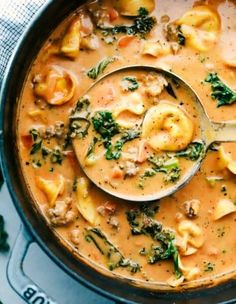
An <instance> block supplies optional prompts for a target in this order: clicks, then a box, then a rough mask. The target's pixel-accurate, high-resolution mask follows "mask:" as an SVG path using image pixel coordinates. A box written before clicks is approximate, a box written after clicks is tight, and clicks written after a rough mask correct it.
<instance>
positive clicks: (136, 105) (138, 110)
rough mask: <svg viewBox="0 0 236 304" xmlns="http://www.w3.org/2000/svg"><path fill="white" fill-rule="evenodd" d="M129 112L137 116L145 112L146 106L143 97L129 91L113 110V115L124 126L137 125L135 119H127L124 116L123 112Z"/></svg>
mask: <svg viewBox="0 0 236 304" xmlns="http://www.w3.org/2000/svg"><path fill="white" fill-rule="evenodd" d="M125 112H129V113H131V114H133V115H135V116H139V115H142V114H143V113H144V112H145V106H144V103H143V97H142V96H141V95H140V94H139V93H137V92H133V93H129V95H128V96H125V97H123V98H122V99H121V101H120V104H119V105H117V106H116V107H115V109H114V110H113V113H112V114H113V117H114V118H115V119H116V122H117V123H118V124H119V125H120V126H121V127H123V128H132V127H133V126H134V125H135V121H132V119H127V118H126V117H124V118H123V117H122V116H123V115H122V114H125Z"/></svg>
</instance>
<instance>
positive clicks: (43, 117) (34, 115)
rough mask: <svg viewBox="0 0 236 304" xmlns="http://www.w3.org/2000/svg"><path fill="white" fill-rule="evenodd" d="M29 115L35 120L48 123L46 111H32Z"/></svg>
mask: <svg viewBox="0 0 236 304" xmlns="http://www.w3.org/2000/svg"><path fill="white" fill-rule="evenodd" d="M28 114H29V116H30V117H31V118H32V119H33V120H38V119H40V120H41V121H42V122H44V123H45V124H46V123H47V122H48V120H47V117H46V115H45V111H43V110H39V109H36V110H31V111H29V112H28Z"/></svg>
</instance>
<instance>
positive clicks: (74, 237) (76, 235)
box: [70, 229, 80, 245]
mask: <svg viewBox="0 0 236 304" xmlns="http://www.w3.org/2000/svg"><path fill="white" fill-rule="evenodd" d="M70 239H71V242H72V243H74V244H75V245H79V243H80V230H79V229H73V230H71V232H70Z"/></svg>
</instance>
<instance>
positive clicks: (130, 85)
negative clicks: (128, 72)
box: [121, 76, 139, 92]
mask: <svg viewBox="0 0 236 304" xmlns="http://www.w3.org/2000/svg"><path fill="white" fill-rule="evenodd" d="M121 86H122V88H123V89H124V90H127V91H131V92H133V91H135V90H137V89H138V87H139V83H138V81H137V78H136V77H131V76H126V77H123V78H122V82H121Z"/></svg>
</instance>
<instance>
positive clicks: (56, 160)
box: [50, 148, 63, 165]
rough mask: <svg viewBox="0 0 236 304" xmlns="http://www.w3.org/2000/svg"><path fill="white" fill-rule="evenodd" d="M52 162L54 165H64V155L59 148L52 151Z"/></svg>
mask: <svg viewBox="0 0 236 304" xmlns="http://www.w3.org/2000/svg"><path fill="white" fill-rule="evenodd" d="M50 161H51V163H53V164H59V165H61V164H62V161H63V155H62V152H61V150H60V149H59V148H56V149H54V150H53V151H52V153H51V156H50Z"/></svg>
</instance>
